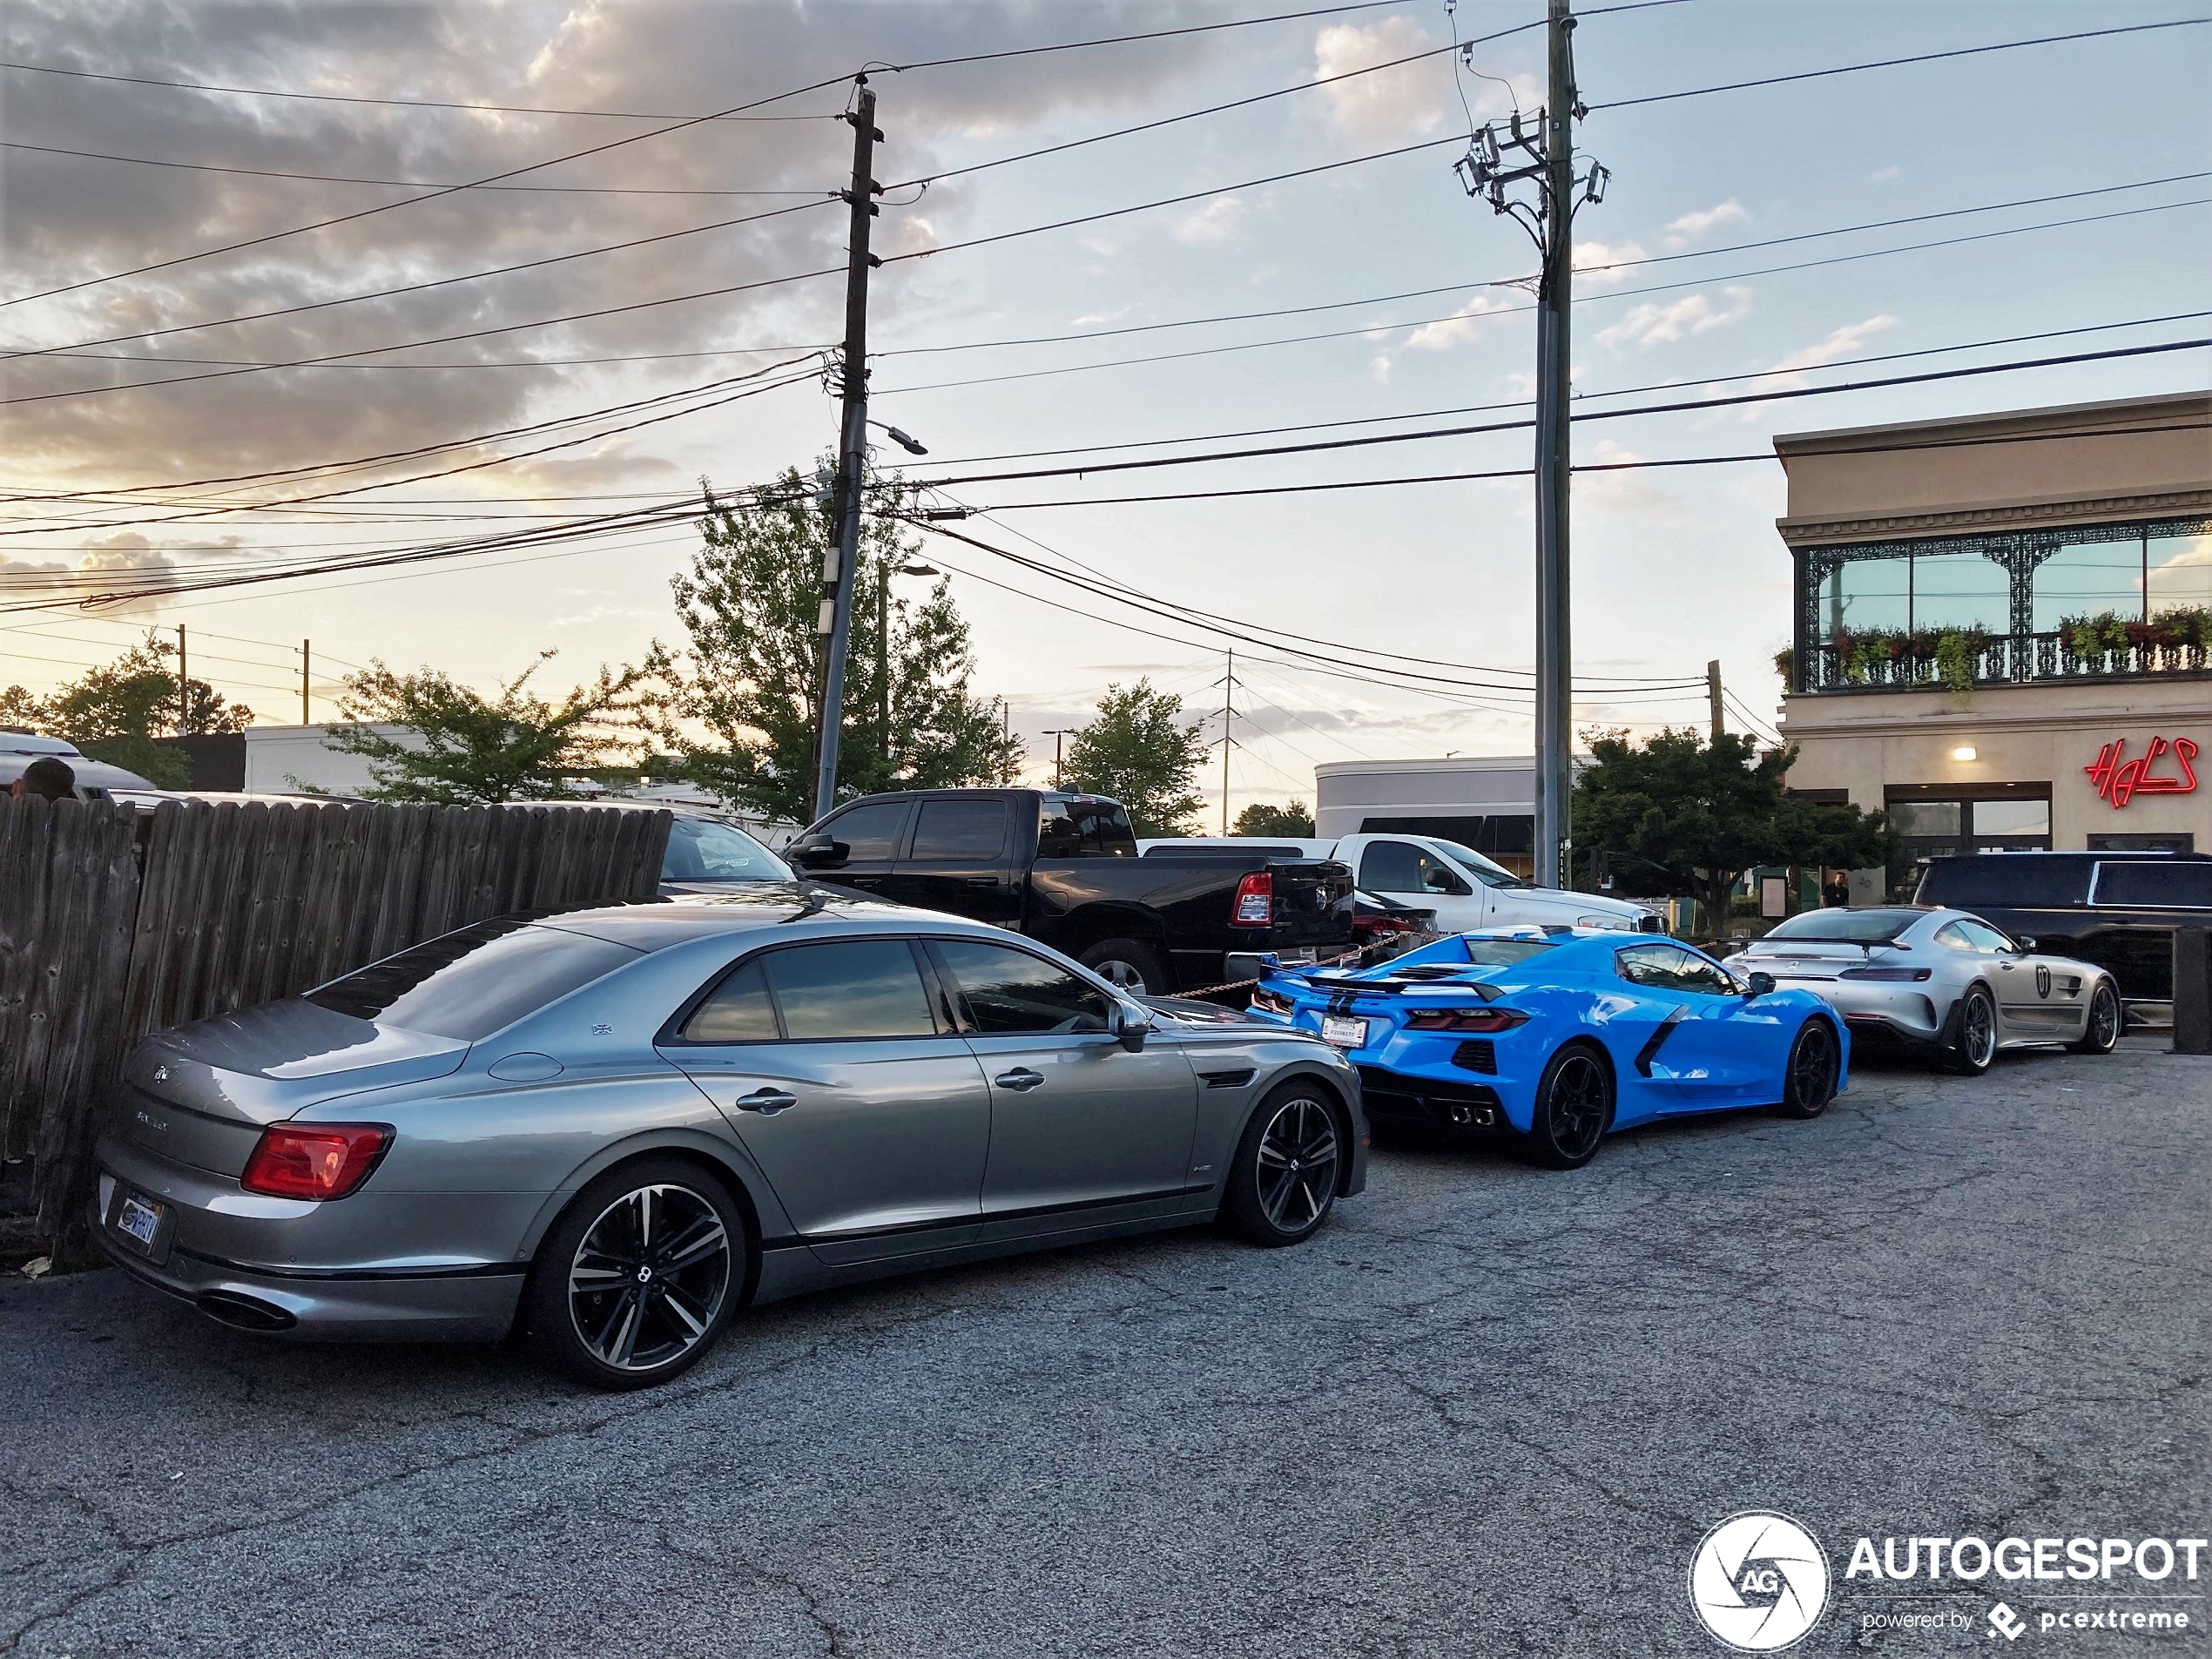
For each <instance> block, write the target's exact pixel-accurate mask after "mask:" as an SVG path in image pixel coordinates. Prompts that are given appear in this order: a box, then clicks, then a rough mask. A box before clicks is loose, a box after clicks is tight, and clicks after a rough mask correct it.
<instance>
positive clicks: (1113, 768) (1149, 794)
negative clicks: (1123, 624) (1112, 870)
mask: <svg viewBox="0 0 2212 1659" xmlns="http://www.w3.org/2000/svg"><path fill="white" fill-rule="evenodd" d="M1205 754H1206V745H1204V744H1203V743H1201V742H1200V741H1199V740H1198V725H1197V722H1196V721H1187V722H1186V719H1185V717H1184V711H1183V699H1182V698H1180V697H1177V696H1176V695H1174V694H1173V693H1172V692H1168V691H1155V690H1154V689H1153V686H1152V682H1151V681H1150V680H1149V679H1140V680H1139V681H1137V682H1136V685H1132V686H1130V688H1129V689H1128V690H1126V691H1124V690H1123V688H1122V687H1121V686H1119V685H1109V686H1108V687H1107V688H1106V695H1105V696H1103V697H1102V698H1099V699H1098V718H1096V719H1095V720H1093V721H1091V722H1090V723H1089V725H1085V726H1082V727H1080V728H1078V729H1077V730H1076V732H1074V733H1073V734H1072V735H1070V736H1069V739H1068V757H1067V765H1066V767H1065V772H1066V776H1067V779H1068V782H1069V784H1070V785H1071V786H1073V787H1075V788H1076V789H1080V790H1082V791H1084V792H1086V793H1089V794H1095V795H1111V796H1112V797H1113V798H1114V799H1116V800H1117V801H1119V802H1121V804H1122V805H1123V806H1126V807H1127V808H1128V809H1129V817H1130V823H1131V824H1132V825H1133V826H1135V827H1136V833H1138V834H1139V835H1188V834H1190V833H1191V830H1190V820H1191V819H1193V818H1195V817H1196V816H1197V812H1198V808H1199V807H1200V806H1203V805H1204V800H1203V798H1202V797H1201V796H1200V795H1199V793H1198V789H1197V783H1198V765H1199V763H1200V762H1201V761H1203V760H1204V759H1205Z"/></svg>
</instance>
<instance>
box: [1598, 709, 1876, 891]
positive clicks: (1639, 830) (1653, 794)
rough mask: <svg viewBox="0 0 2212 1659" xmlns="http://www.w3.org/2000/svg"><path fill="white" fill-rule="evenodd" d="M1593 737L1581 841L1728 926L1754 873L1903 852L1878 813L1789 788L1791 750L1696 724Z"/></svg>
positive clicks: (1851, 865) (1617, 867)
mask: <svg viewBox="0 0 2212 1659" xmlns="http://www.w3.org/2000/svg"><path fill="white" fill-rule="evenodd" d="M1585 735H1586V736H1587V737H1588V739H1589V744H1590V765H1589V766H1588V769H1587V770H1585V771H1584V772H1583V773H1582V775H1581V779H1580V780H1579V781H1578V782H1577V783H1576V784H1575V800H1574V808H1573V811H1574V825H1575V842H1576V844H1577V845H1578V846H1582V847H1586V848H1589V849H1591V850H1593V851H1602V852H1604V853H1609V854H1612V855H1614V859H1615V861H1614V864H1613V870H1614V874H1615V879H1616V880H1618V881H1619V882H1620V884H1621V886H1622V888H1623V889H1624V890H1625V891H1627V892H1628V893H1630V894H1642V895H1649V894H1677V895H1681V896H1683V897H1689V898H1696V899H1697V900H1701V901H1702V902H1703V904H1704V905H1705V907H1706V910H1707V914H1709V915H1710V916H1713V917H1716V918H1718V919H1720V924H1721V925H1724V923H1725V921H1726V918H1727V916H1728V913H1729V900H1730V895H1731V894H1733V893H1734V891H1735V888H1736V884H1737V881H1738V880H1741V879H1742V878H1743V873H1744V872H1745V871H1746V870H1750V869H1753V868H1755V867H1757V866H1760V865H1763V864H1818V865H1822V866H1826V867H1841V868H1844V869H1865V868H1868V867H1872V866H1874V865H1885V864H1888V863H1889V862H1891V861H1892V860H1893V859H1894V858H1895V857H1896V855H1897V847H1898V837H1897V832H1896V831H1895V830H1893V829H1892V828H1891V827H1890V825H1889V822H1888V820H1887V819H1885V818H1884V817H1883V816H1882V814H1880V813H1865V812H1861V811H1860V810H1859V809H1858V807H1856V806H1848V805H1839V804H1827V803H1816V802H1812V801H1806V800H1797V799H1791V798H1790V797H1789V796H1787V795H1786V794H1785V793H1784V790H1783V778H1784V774H1786V773H1787V772H1789V770H1790V766H1791V762H1792V761H1794V760H1795V759H1797V751H1796V750H1795V749H1794V748H1791V749H1773V750H1768V751H1765V752H1761V751H1760V750H1759V748H1758V746H1757V745H1756V744H1755V743H1753V741H1752V740H1751V739H1750V738H1747V737H1742V736H1738V735H1737V734H1734V733H1728V734H1725V735H1723V736H1721V737H1718V738H1713V739H1712V740H1710V742H1708V741H1707V740H1706V739H1705V738H1703V737H1702V736H1701V735H1700V734H1699V733H1698V732H1696V731H1695V730H1694V729H1688V728H1685V729H1683V730H1680V731H1676V730H1672V729H1669V730H1668V731H1664V732H1660V733H1659V734H1658V735H1657V736H1656V737H1653V738H1649V740H1647V741H1646V742H1644V743H1642V744H1641V745H1638V744H1635V743H1632V742H1631V741H1629V738H1628V735H1627V733H1625V732H1589V733H1587V734H1585Z"/></svg>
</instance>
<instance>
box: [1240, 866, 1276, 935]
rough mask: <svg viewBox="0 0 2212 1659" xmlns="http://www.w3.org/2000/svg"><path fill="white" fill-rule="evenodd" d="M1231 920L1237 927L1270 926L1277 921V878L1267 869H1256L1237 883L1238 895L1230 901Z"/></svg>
mask: <svg viewBox="0 0 2212 1659" xmlns="http://www.w3.org/2000/svg"><path fill="white" fill-rule="evenodd" d="M1229 921H1230V925H1231V927H1272V926H1273V925H1274V922H1275V878H1274V876H1273V875H1272V874H1271V873H1269V872H1267V871H1265V870H1254V871H1253V872H1252V873H1251V874H1250V875H1248V876H1246V877H1245V878H1244V880H1241V881H1239V882H1238V884H1237V896H1236V898H1235V899H1234V900H1231V902H1230V906H1229Z"/></svg>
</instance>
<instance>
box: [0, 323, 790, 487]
mask: <svg viewBox="0 0 2212 1659" xmlns="http://www.w3.org/2000/svg"><path fill="white" fill-rule="evenodd" d="M806 361H810V360H809V358H806V357H794V358H790V359H787V360H786V361H783V362H780V363H770V364H768V365H767V366H766V367H765V368H757V369H751V370H748V371H747V372H746V373H745V374H729V375H725V376H722V377H721V378H719V379H717V380H711V381H705V382H703V383H701V384H700V385H698V386H688V387H685V388H682V389H681V390H679V391H674V392H657V393H655V394H654V395H651V397H644V398H637V399H633V400H631V401H628V402H624V403H611V404H607V405H604V406H603V407H601V408H594V409H586V410H583V411H582V412H581V413H579V414H576V415H561V416H558V417H556V419H553V420H550V421H532V422H530V423H529V424H528V425H526V426H516V427H502V428H498V429H496V430H494V431H490V432H474V433H470V434H469V435H467V436H465V437H459V438H448V439H446V440H444V441H443V442H438V443H428V444H420V445H417V446H416V447H415V448H411V449H388V450H385V451H383V452H382V453H381V454H377V455H356V456H354V457H353V458H351V459H349V460H346V461H318V462H308V463H306V464H304V465H301V466H297V467H273V468H270V469H266V470H264V471H260V472H239V473H230V474H227V475H224V476H221V477H215V478H193V479H188V480H183V481H179V482H174V483H155V484H115V485H110V486H108V487H107V489H105V490H104V491H102V492H100V493H103V494H107V495H120V494H124V493H125V492H126V491H131V490H177V489H213V488H215V487H216V486H218V485H221V484H239V483H251V482H257V481H259V480H261V479H266V478H283V477H292V476H296V475H299V474H300V473H306V472H335V471H343V470H347V469H355V468H361V467H369V466H377V465H381V464H382V463H384V462H393V461H406V460H410V459H412V458H414V457H415V456H417V455H428V454H431V453H433V452H435V451H436V450H440V449H452V448H464V447H466V446H468V445H470V444H477V443H489V442H491V441H492V440H493V439H495V438H510V437H516V436H518V435H523V434H525V433H530V432H543V431H547V430H550V429H551V428H555V427H561V426H569V425H573V424H574V423H575V422H577V421H590V420H597V419H600V418H602V417H603V416H605V415H624V414H627V413H629V412H630V411H631V410H632V409H641V408H650V407H651V406H652V405H653V404H656V403H666V402H671V401H675V400H677V399H680V398H686V397H694V396H697V395H699V394H701V393H705V392H711V391H716V390H718V389H719V388H722V387H725V386H736V385H740V384H743V383H745V382H746V381H756V380H759V379H761V378H762V377H763V376H765V375H769V374H775V373H776V372H778V371H779V370H780V369H786V368H796V367H797V366H798V365H799V364H800V363H802V362H806ZM71 498H72V496H71V494H61V495H43V496H42V495H19V496H0V501H54V500H67V499H71ZM137 504H139V505H144V504H145V503H137Z"/></svg>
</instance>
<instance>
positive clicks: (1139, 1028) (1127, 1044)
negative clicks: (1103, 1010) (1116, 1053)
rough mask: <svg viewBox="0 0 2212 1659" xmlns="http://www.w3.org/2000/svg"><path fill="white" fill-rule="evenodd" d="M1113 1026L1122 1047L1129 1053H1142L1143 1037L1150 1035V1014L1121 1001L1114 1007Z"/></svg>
mask: <svg viewBox="0 0 2212 1659" xmlns="http://www.w3.org/2000/svg"><path fill="white" fill-rule="evenodd" d="M1113 1028H1114V1035H1115V1036H1116V1037H1117V1038H1119V1039H1120V1041H1121V1045H1122V1047H1123V1048H1124V1049H1128V1050H1129V1051H1130V1053H1131V1054H1142V1053H1143V1051H1144V1039H1145V1038H1147V1037H1149V1036H1150V1035H1152V1016H1151V1015H1149V1014H1145V1013H1143V1012H1142V1011H1140V1010H1138V1009H1136V1008H1130V1006H1129V1005H1128V1004H1127V1003H1122V1004H1119V1005H1117V1006H1116V1008H1115V1009H1114V1022H1113Z"/></svg>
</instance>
